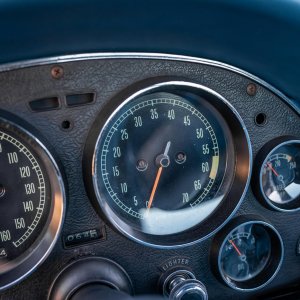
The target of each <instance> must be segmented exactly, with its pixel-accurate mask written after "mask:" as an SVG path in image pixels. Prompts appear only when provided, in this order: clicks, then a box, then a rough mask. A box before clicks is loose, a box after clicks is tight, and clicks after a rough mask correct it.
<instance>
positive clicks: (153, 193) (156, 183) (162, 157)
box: [147, 141, 171, 211]
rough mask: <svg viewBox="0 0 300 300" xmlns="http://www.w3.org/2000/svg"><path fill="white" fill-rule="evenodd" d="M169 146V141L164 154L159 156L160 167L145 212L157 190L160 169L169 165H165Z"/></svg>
mask: <svg viewBox="0 0 300 300" xmlns="http://www.w3.org/2000/svg"><path fill="white" fill-rule="evenodd" d="M170 146H171V142H170V141H169V142H168V143H167V145H166V148H165V151H164V154H163V155H162V156H161V159H160V161H159V164H160V167H159V168H158V171H157V174H156V177H155V181H154V185H153V188H152V191H151V195H150V199H149V201H148V205H147V211H149V209H150V208H151V206H152V202H153V199H154V196H155V193H156V190H157V186H158V183H159V179H160V176H161V172H162V169H163V168H166V167H167V166H168V165H169V163H166V162H165V161H168V162H169V156H168V153H169V149H170Z"/></svg>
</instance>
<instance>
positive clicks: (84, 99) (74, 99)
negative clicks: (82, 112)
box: [66, 93, 95, 107]
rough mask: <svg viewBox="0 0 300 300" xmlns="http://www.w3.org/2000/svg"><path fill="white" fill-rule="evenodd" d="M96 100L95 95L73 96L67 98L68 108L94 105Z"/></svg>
mask: <svg viewBox="0 0 300 300" xmlns="http://www.w3.org/2000/svg"><path fill="white" fill-rule="evenodd" d="M94 99H95V94H94V93H86V94H73V95H67V96H66V103H67V106H69V107H72V106H79V105H85V104H90V103H93V102H94Z"/></svg>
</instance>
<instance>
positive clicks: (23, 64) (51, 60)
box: [0, 52, 300, 114]
mask: <svg viewBox="0 0 300 300" xmlns="http://www.w3.org/2000/svg"><path fill="white" fill-rule="evenodd" d="M96 59H157V60H171V61H181V62H189V63H196V64H204V65H209V66H214V67H219V68H222V69H225V70H229V71H232V72H235V73H238V74H240V75H242V76H245V77H248V78H249V79H251V80H252V81H254V82H256V83H259V84H261V85H262V86H264V87H265V88H267V89H268V90H270V91H271V92H273V93H274V94H276V95H277V96H278V97H280V98H282V99H283V100H284V101H285V102H287V103H288V104H289V105H290V106H291V107H292V108H293V109H294V110H295V111H296V112H297V113H299V114H300V106H297V105H296V104H295V103H294V102H293V100H292V99H290V98H288V97H287V96H286V95H285V94H283V93H282V92H280V91H279V90H278V89H277V88H275V87H273V86H272V85H271V84H269V83H267V82H266V81H264V80H262V79H260V78H259V77H257V76H255V75H252V74H251V73H248V72H246V71H244V70H242V69H239V68H237V67H233V66H231V65H228V64H226V63H223V62H218V61H214V60H209V59H204V58H198V57H193V56H185V55H177V54H164V53H147V52H145V53H143V52H103V53H84V54H71V55H62V56H54V57H48V58H38V59H31V60H25V61H19V62H13V63H7V64H2V65H0V72H5V71H11V70H16V69H23V68H28V67H32V66H42V65H48V64H60V63H66V62H71V61H82V60H96Z"/></svg>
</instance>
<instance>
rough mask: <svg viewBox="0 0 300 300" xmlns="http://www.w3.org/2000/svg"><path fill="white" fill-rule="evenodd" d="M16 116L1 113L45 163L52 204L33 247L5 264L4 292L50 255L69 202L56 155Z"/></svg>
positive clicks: (0, 272)
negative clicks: (66, 202)
mask: <svg viewBox="0 0 300 300" xmlns="http://www.w3.org/2000/svg"><path fill="white" fill-rule="evenodd" d="M2 115H4V116H2ZM13 118H14V116H11V115H10V114H9V115H8V114H7V113H4V112H3V113H1V116H0V120H1V122H3V123H5V126H6V128H7V129H8V130H12V131H13V132H14V133H16V134H17V135H18V137H19V136H21V137H22V139H25V141H26V142H27V143H29V144H30V146H31V147H33V149H34V151H35V153H36V155H38V156H39V159H40V160H41V161H42V162H43V164H44V166H45V170H46V172H47V175H48V178H49V183H50V187H51V195H52V199H51V202H52V203H51V209H50V212H49V216H48V219H47V222H46V224H45V226H44V227H43V230H42V231H41V232H40V234H39V236H38V238H37V239H36V240H35V242H34V243H33V244H32V246H31V247H30V248H29V249H27V250H26V251H25V252H24V253H23V254H22V255H21V256H19V257H18V258H16V259H14V260H12V261H10V262H7V263H6V264H4V265H3V266H2V267H1V269H0V291H2V290H4V289H7V288H9V287H11V286H12V285H14V284H16V283H18V282H20V281H21V280H23V279H25V278H26V277H27V276H29V275H30V274H31V273H32V272H33V271H34V270H35V269H36V268H37V267H38V266H39V265H40V264H41V263H42V262H43V261H44V260H45V259H46V258H47V257H48V255H49V254H50V252H51V251H52V249H53V247H54V245H55V243H56V241H57V239H58V236H59V233H60V231H61V227H62V223H63V218H64V213H65V201H66V200H65V188H64V182H63V177H62V174H61V172H60V169H59V167H58V165H57V163H56V161H55V159H54V157H53V156H52V154H51V153H50V152H49V150H48V149H47V148H46V146H45V144H44V143H43V142H42V141H41V140H40V139H38V138H37V137H36V135H33V134H32V133H31V131H30V130H28V129H27V128H26V125H25V126H23V122H22V126H21V125H19V123H20V122H19V120H17V121H15V120H14V121H12V119H13ZM25 128H26V129H25Z"/></svg>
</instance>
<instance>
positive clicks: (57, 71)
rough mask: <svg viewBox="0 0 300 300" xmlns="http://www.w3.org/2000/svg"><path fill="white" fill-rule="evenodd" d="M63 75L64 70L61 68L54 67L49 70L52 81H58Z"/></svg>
mask: <svg viewBox="0 0 300 300" xmlns="http://www.w3.org/2000/svg"><path fill="white" fill-rule="evenodd" d="M63 75H64V69H63V67H61V66H54V67H53V68H52V69H51V76H52V78H54V79H60V78H62V77H63Z"/></svg>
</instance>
